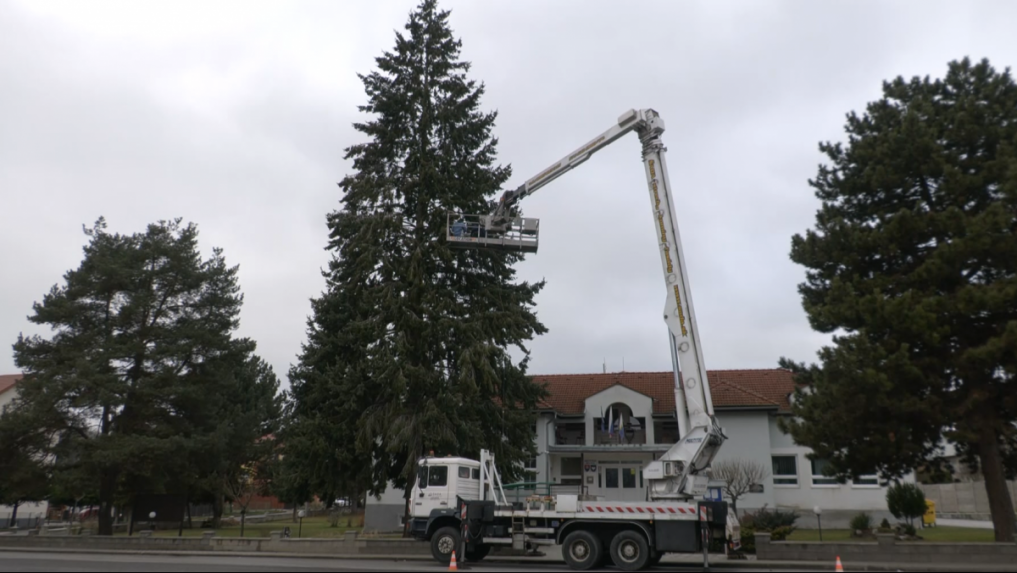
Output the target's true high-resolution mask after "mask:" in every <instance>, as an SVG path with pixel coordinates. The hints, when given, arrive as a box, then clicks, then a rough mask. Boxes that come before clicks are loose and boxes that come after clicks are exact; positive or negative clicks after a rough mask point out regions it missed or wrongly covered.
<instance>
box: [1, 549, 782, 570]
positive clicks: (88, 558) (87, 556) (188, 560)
mask: <svg viewBox="0 0 1017 573" xmlns="http://www.w3.org/2000/svg"><path fill="white" fill-rule="evenodd" d="M447 570H448V569H447V568H446V567H442V566H440V565H438V564H437V563H434V562H432V561H420V560H417V561H399V560H380V559H370V560H368V559H305V558H299V557H297V558H290V559H288V558H277V557H229V556H204V555H200V556H190V555H188V556H176V555H122V554H95V553H34V552H8V551H0V571H188V572H190V571H210V572H215V571H238V572H242V573H254V572H261V571H266V572H268V571H307V572H311V571H314V572H320V571H435V572H437V571H447ZM460 570H462V571H478V572H483V573H494V572H496V571H505V572H527V573H529V572H532V571H569V569H568V568H567V567H565V566H564V565H556V564H551V563H546V562H544V563H541V562H535V563H533V564H532V565H517V564H500V563H494V562H491V563H477V564H473V565H471V566H470V567H469V568H468V569H467V568H465V567H463V568H460ZM654 570H656V571H668V570H670V571H697V570H699V569H698V568H695V567H681V568H678V567H667V568H664V567H656V568H654ZM606 571H617V569H613V568H611V569H606ZM720 571H725V572H727V571H731V572H734V571H739V570H737V569H728V568H724V569H721V570H720ZM743 571H763V569H744V570H743Z"/></svg>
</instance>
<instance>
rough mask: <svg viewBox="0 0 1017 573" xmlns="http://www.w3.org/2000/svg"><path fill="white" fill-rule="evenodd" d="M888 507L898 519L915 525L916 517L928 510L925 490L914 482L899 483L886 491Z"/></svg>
mask: <svg viewBox="0 0 1017 573" xmlns="http://www.w3.org/2000/svg"><path fill="white" fill-rule="evenodd" d="M886 507H887V509H889V510H890V513H892V514H893V516H894V517H896V518H897V519H903V520H905V521H906V522H907V524H908V525H909V526H912V527H914V520H915V518H918V517H922V516H923V515H925V512H926V511H928V509H929V508H928V505H926V503H925V492H923V491H922V488H920V487H918V486H917V485H915V484H913V483H898V484H894V485H893V486H891V487H890V489H889V490H887V492H886Z"/></svg>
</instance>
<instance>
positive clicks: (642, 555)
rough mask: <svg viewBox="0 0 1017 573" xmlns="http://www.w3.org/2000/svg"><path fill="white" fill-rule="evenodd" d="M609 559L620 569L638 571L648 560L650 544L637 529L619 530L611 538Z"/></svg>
mask: <svg viewBox="0 0 1017 573" xmlns="http://www.w3.org/2000/svg"><path fill="white" fill-rule="evenodd" d="M611 561H614V565H615V567H617V568H619V569H621V570H622V571H639V570H640V569H642V568H644V567H646V564H647V563H648V562H649V561H650V544H649V543H647V542H646V537H644V536H643V534H642V533H639V532H637V531H631V530H626V531H619V532H618V533H617V535H615V536H614V539H612V540H611Z"/></svg>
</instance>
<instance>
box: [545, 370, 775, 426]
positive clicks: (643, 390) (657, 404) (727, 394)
mask: <svg viewBox="0 0 1017 573" xmlns="http://www.w3.org/2000/svg"><path fill="white" fill-rule="evenodd" d="M707 375H708V376H709V377H710V394H711V396H712V397H713V406H714V407H715V408H717V409H725V408H746V407H755V408H777V409H778V410H780V411H784V412H786V411H789V410H790V403H789V402H788V396H789V395H790V394H791V393H792V392H793V391H794V387H795V384H794V380H793V379H792V377H791V372H790V371H788V370H783V369H780V368H776V369H768V370H709V371H707ZM533 379H534V381H536V382H539V383H542V384H544V386H545V387H546V388H547V391H548V392H550V394H551V395H550V396H548V397H547V399H546V400H545V402H546V407H547V408H548V409H553V410H555V411H557V412H558V413H560V414H564V415H578V414H582V413H583V410H584V406H585V404H584V402H585V400H586V399H587V398H589V397H590V396H593V395H594V394H597V393H598V392H601V391H603V390H606V389H608V388H610V387H611V386H614V385H616V384H620V385H622V386H625V387H626V388H629V389H630V390H633V391H635V392H639V393H640V394H645V395H646V396H649V397H650V398H651V399H652V400H653V413H654V414H669V413H672V412H674V410H675V402H674V375H673V374H672V373H671V372H617V373H611V374H555V375H537V376H533Z"/></svg>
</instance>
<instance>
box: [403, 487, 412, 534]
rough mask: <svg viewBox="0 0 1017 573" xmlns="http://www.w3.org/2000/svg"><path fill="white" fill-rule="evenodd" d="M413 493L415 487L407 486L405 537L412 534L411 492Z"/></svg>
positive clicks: (404, 511)
mask: <svg viewBox="0 0 1017 573" xmlns="http://www.w3.org/2000/svg"><path fill="white" fill-rule="evenodd" d="M412 493H413V489H412V488H410V487H407V488H406V494H405V496H406V498H405V499H406V505H405V509H404V510H403V537H409V536H410V494H412Z"/></svg>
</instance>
